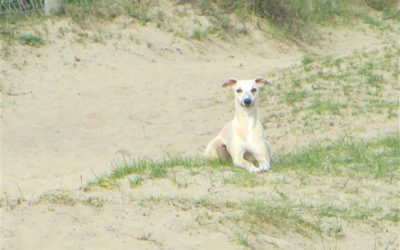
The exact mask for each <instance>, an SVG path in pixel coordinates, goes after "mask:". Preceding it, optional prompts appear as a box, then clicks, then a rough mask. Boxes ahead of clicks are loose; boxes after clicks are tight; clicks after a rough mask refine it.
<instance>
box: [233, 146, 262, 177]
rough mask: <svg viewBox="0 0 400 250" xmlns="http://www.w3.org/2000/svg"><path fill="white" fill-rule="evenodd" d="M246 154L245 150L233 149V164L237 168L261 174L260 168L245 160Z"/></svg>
mask: <svg viewBox="0 0 400 250" xmlns="http://www.w3.org/2000/svg"><path fill="white" fill-rule="evenodd" d="M244 153H245V150H244V149H242V148H233V149H231V156H232V160H233V164H234V165H235V166H236V167H239V168H244V169H246V170H247V171H249V172H250V173H258V172H260V171H261V169H260V168H257V167H256V166H254V164H253V163H251V162H249V161H247V160H246V159H244Z"/></svg>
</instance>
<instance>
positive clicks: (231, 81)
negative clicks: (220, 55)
mask: <svg viewBox="0 0 400 250" xmlns="http://www.w3.org/2000/svg"><path fill="white" fill-rule="evenodd" d="M236 83H237V80H236V79H234V78H231V79H229V80H227V81H225V82H224V84H223V85H222V87H224V88H230V87H232V86H233V85H235V84H236Z"/></svg>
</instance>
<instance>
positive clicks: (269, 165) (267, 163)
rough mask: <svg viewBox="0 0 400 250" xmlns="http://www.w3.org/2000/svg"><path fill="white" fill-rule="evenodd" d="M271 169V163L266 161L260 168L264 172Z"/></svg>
mask: <svg viewBox="0 0 400 250" xmlns="http://www.w3.org/2000/svg"><path fill="white" fill-rule="evenodd" d="M270 169H271V164H270V163H269V162H266V163H264V164H263V165H261V166H260V170H261V171H263V172H267V171H268V170H270Z"/></svg>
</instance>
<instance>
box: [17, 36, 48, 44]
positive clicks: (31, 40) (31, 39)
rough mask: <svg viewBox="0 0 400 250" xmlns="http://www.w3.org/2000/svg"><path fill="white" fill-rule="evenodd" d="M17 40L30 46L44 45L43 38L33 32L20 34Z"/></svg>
mask: <svg viewBox="0 0 400 250" xmlns="http://www.w3.org/2000/svg"><path fill="white" fill-rule="evenodd" d="M18 40H19V43H20V44H22V45H29V46H32V47H40V46H42V45H44V40H43V38H42V37H40V36H37V35H33V34H26V35H22V36H20V37H19V38H18Z"/></svg>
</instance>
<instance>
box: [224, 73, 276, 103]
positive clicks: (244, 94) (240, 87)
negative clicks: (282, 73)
mask: <svg viewBox="0 0 400 250" xmlns="http://www.w3.org/2000/svg"><path fill="white" fill-rule="evenodd" d="M267 84H269V85H270V83H269V82H268V81H267V80H265V79H264V78H262V77H257V78H255V79H253V80H241V81H239V80H236V79H234V78H231V79H229V80H227V81H226V82H225V83H224V84H223V85H222V87H224V88H231V89H233V91H234V93H235V99H236V101H238V102H239V104H240V105H241V106H243V107H252V106H254V105H255V104H256V103H257V97H258V92H259V91H260V88H261V87H263V86H265V85H267Z"/></svg>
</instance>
